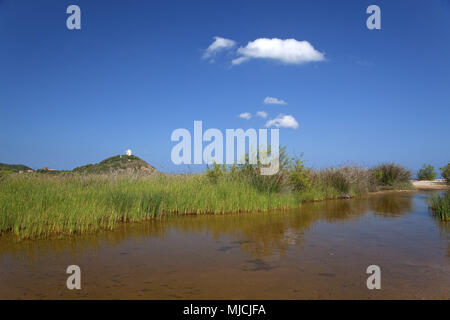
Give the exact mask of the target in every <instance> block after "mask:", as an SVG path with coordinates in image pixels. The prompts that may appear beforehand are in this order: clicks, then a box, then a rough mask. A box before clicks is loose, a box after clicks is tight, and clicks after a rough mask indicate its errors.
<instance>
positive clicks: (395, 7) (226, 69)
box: [0, 0, 450, 172]
mask: <svg viewBox="0 0 450 320" xmlns="http://www.w3.org/2000/svg"><path fill="white" fill-rule="evenodd" d="M71 4H77V5H78V6H80V8H81V19H82V21H81V30H68V29H67V28H66V18H67V17H68V14H67V13H66V8H67V7H68V6H69V5H71ZM371 4H377V5H379V6H380V8H381V30H369V29H367V27H366V19H367V17H368V16H369V15H368V14H366V12H365V11H366V8H367V7H368V6H369V5H371ZM214 37H222V38H225V39H229V40H232V41H234V42H233V43H234V46H232V47H229V48H225V49H223V50H221V51H220V52H216V54H213V55H212V56H209V57H208V58H205V52H206V51H205V50H206V49H207V48H208V46H210V45H211V44H212V43H213V41H214ZM261 38H268V39H274V38H276V39H280V40H285V39H295V40H297V41H307V42H308V43H309V44H310V45H311V46H312V47H313V48H314V50H315V52H317V53H320V54H322V55H323V58H324V59H322V61H302V62H303V63H292V62H287V61H286V60H283V59H282V58H280V57H278V58H273V59H269V58H251V57H250V58H249V59H248V60H247V61H244V62H242V63H240V64H237V65H236V64H235V65H233V64H232V61H233V60H234V59H236V58H238V57H239V56H242V55H243V52H248V51H246V48H247V45H248V43H249V42H252V43H253V44H255V42H254V41H255V40H257V39H261ZM449 39H450V2H449V1H448V0H435V1H406V0H405V1H376V2H374V1H361V0H355V1H229V0H228V1H156V0H155V1H92V0H90V1H82V0H76V1H62V0H57V1H56V0H55V1H23V0H3V1H2V0H0V150H1V152H0V162H5V163H23V164H26V165H29V166H31V167H33V168H41V167H51V168H57V169H72V168H74V167H76V166H79V165H83V164H85V163H94V162H98V161H100V160H102V159H104V158H106V157H109V156H112V155H116V154H120V153H122V154H123V153H124V152H125V150H126V149H127V148H131V149H132V150H133V152H134V153H135V154H136V155H138V156H140V157H141V158H143V159H144V160H146V161H147V162H149V163H150V164H152V165H154V166H156V167H157V168H158V169H160V170H163V171H169V172H173V171H180V170H186V168H185V167H184V168H179V167H177V166H175V165H174V164H172V162H171V160H170V151H171V149H172V147H173V146H174V145H175V143H174V142H171V141H170V135H171V133H172V131H173V130H175V129H177V128H187V129H189V130H191V131H192V130H193V121H194V120H202V121H203V126H204V128H218V129H221V130H223V131H225V129H226V128H244V129H247V128H264V126H265V124H266V122H267V121H269V120H272V119H274V118H276V117H277V116H279V115H280V114H282V115H291V116H292V117H293V118H295V119H296V121H297V122H298V124H299V126H298V128H297V129H293V128H281V129H280V143H281V144H282V145H286V146H287V148H288V151H289V153H291V154H300V153H303V154H304V159H305V161H306V164H307V165H308V166H313V167H315V168H321V167H325V166H332V165H340V164H347V163H357V164H363V165H374V164H377V163H380V162H383V161H395V162H398V163H400V164H403V165H405V166H407V167H409V168H411V169H413V170H417V169H418V168H419V167H420V166H421V165H422V164H423V163H425V162H426V163H431V164H433V165H435V166H436V167H439V166H442V165H444V164H445V163H447V162H449V161H450V125H449V120H450V89H449V88H450V59H449V58H450V41H449ZM239 48H241V49H239ZM212 60H213V61H212ZM266 97H274V98H277V99H280V100H284V101H285V102H286V103H287V104H285V105H279V104H264V103H263V101H264V99H265V98H266ZM257 111H265V112H266V113H267V118H266V119H262V118H259V117H257V116H256V112H257ZM245 112H248V113H250V114H251V115H252V117H251V118H250V119H249V120H246V119H242V118H239V117H238V115H239V114H241V113H245ZM190 170H194V171H195V170H197V168H196V167H195V166H191V168H190Z"/></svg>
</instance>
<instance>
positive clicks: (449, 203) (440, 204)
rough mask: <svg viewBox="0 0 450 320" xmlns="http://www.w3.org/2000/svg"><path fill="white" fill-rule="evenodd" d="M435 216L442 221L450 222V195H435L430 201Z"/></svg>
mask: <svg viewBox="0 0 450 320" xmlns="http://www.w3.org/2000/svg"><path fill="white" fill-rule="evenodd" d="M429 206H430V208H431V210H432V212H433V214H434V215H435V216H436V217H438V218H439V219H441V220H450V193H449V192H447V193H445V194H434V195H432V196H431V197H430V199H429Z"/></svg>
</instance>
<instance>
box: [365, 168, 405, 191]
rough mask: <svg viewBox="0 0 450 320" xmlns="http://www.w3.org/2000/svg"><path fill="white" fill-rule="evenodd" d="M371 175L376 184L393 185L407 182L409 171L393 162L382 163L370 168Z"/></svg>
mask: <svg viewBox="0 0 450 320" xmlns="http://www.w3.org/2000/svg"><path fill="white" fill-rule="evenodd" d="M372 177H373V178H374V180H375V183H376V184H377V185H380V186H387V187H395V186H398V185H400V184H407V183H409V180H410V179H411V171H410V170H408V169H406V168H404V167H402V166H400V165H398V164H395V163H382V164H380V165H379V166H378V167H375V168H373V169H372Z"/></svg>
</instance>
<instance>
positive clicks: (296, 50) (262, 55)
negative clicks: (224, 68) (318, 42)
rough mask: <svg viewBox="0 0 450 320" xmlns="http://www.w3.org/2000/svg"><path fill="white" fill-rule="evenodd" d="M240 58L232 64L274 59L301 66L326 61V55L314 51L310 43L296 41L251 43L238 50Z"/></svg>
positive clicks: (264, 40) (262, 39) (275, 39)
mask: <svg viewBox="0 0 450 320" xmlns="http://www.w3.org/2000/svg"><path fill="white" fill-rule="evenodd" d="M237 53H238V54H239V55H240V57H238V58H236V59H234V60H233V61H232V64H240V63H242V62H244V61H247V60H249V59H257V58H259V59H273V60H277V61H281V62H283V63H289V64H301V63H306V62H313V61H323V60H325V57H324V54H323V53H321V52H319V51H317V50H316V49H314V47H313V46H312V45H311V44H310V43H309V42H308V41H298V40H295V39H284V40H283V39H278V38H272V39H268V38H259V39H256V40H255V41H250V42H249V43H248V44H247V45H246V46H245V47H240V48H239V49H238V50H237Z"/></svg>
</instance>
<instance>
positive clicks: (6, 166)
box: [0, 163, 33, 173]
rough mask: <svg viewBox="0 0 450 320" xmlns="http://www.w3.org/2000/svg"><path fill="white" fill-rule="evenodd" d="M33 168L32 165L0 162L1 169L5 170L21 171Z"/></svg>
mask: <svg viewBox="0 0 450 320" xmlns="http://www.w3.org/2000/svg"><path fill="white" fill-rule="evenodd" d="M28 170H33V169H31V168H30V167H27V166H25V165H23V164H6V163H0V171H3V172H11V173H12V172H19V171H28Z"/></svg>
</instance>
